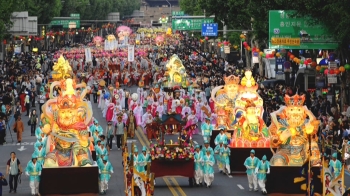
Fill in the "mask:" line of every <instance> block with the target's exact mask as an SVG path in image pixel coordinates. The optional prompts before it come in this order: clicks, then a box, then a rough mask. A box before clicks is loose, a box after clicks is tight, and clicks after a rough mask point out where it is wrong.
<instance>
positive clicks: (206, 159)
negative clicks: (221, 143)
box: [202, 150, 215, 188]
mask: <svg viewBox="0 0 350 196" xmlns="http://www.w3.org/2000/svg"><path fill="white" fill-rule="evenodd" d="M214 163H215V159H214V156H213V155H212V154H211V152H210V150H207V151H206V154H205V155H204V156H203V162H202V166H203V178H204V183H205V184H206V185H207V188H210V186H211V184H212V182H213V181H214V167H213V166H214Z"/></svg>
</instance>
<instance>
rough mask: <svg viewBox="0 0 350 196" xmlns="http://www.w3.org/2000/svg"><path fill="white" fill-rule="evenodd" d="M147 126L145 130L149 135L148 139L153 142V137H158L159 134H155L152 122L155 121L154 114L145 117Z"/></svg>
mask: <svg viewBox="0 0 350 196" xmlns="http://www.w3.org/2000/svg"><path fill="white" fill-rule="evenodd" d="M145 118H146V120H145V122H144V123H145V127H144V131H145V133H146V135H147V138H148V141H149V142H152V138H157V136H156V135H155V130H153V127H152V123H153V117H152V115H148V116H147V117H145Z"/></svg>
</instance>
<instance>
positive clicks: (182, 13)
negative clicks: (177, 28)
mask: <svg viewBox="0 0 350 196" xmlns="http://www.w3.org/2000/svg"><path fill="white" fill-rule="evenodd" d="M171 15H172V16H184V15H185V12H184V11H173V12H172V13H171Z"/></svg>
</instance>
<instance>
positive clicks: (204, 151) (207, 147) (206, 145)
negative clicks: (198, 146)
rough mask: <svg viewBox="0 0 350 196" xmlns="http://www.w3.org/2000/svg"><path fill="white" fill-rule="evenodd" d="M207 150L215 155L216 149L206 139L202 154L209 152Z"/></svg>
mask: <svg viewBox="0 0 350 196" xmlns="http://www.w3.org/2000/svg"><path fill="white" fill-rule="evenodd" d="M207 150H209V151H210V154H212V155H213V156H214V150H213V148H212V147H210V146H209V142H208V141H205V142H204V147H203V148H202V154H203V156H204V155H205V154H206V153H207Z"/></svg>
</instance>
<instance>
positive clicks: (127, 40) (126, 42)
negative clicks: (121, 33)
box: [123, 37, 129, 45]
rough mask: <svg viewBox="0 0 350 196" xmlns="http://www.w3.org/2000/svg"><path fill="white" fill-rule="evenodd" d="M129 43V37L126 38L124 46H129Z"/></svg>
mask: <svg viewBox="0 0 350 196" xmlns="http://www.w3.org/2000/svg"><path fill="white" fill-rule="evenodd" d="M128 43H129V38H128V37H124V42H123V44H124V45H128Z"/></svg>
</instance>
